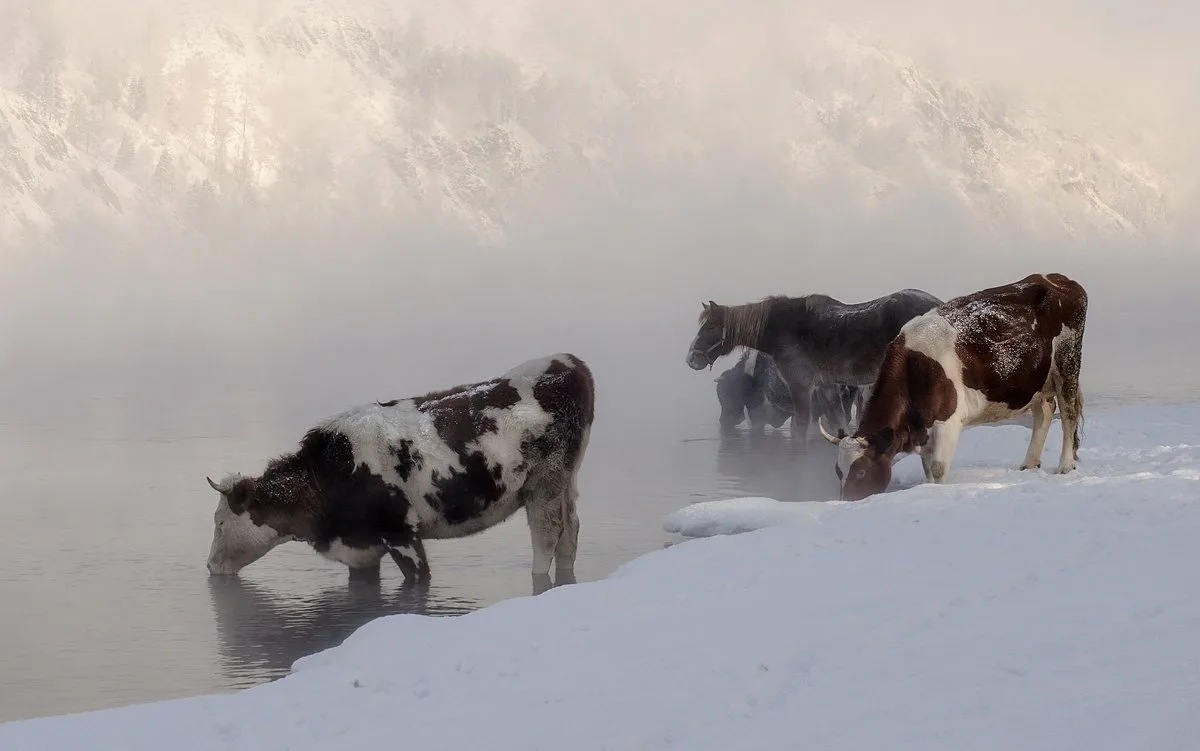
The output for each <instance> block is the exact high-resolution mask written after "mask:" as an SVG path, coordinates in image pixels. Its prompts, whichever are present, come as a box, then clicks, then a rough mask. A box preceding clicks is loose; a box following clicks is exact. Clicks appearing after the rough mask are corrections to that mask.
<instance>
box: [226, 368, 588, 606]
mask: <svg viewBox="0 0 1200 751" xmlns="http://www.w3.org/2000/svg"><path fill="white" fill-rule="evenodd" d="M594 393H595V387H594V382H593V378H592V373H591V371H590V369H589V368H588V366H587V364H586V363H584V361H583V360H581V359H580V358H578V357H576V356H575V355H572V354H568V353H558V354H555V355H551V356H548V357H543V358H540V359H535V360H530V361H528V362H525V363H522V364H521V365H518V366H516V367H515V368H513V369H512V370H510V371H508V372H507V373H505V374H504V375H502V376H499V377H497V378H491V379H490V380H486V381H481V382H478V383H469V384H464V385H461V386H456V387H454V388H450V389H446V390H444V391H436V392H432V393H428V394H425V395H423V396H416V397H410V398H406V399H395V400H392V401H388V402H373V403H369V404H366V405H362V406H357V407H354V408H351V409H348V410H346V411H344V412H342V413H340V414H337V415H334V416H332V417H329V418H327V419H325V420H323V421H322V422H320V423H319V424H318V425H317V426H316V427H314V428H312V429H310V430H309V431H308V432H307V433H306V434H305V435H304V437H303V439H302V440H301V441H300V445H299V449H298V450H297V451H295V452H294V453H291V454H286V455H283V456H280V457H278V458H275V459H272V460H271V461H269V462H268V463H267V465H266V468H265V470H264V471H263V473H262V474H261V475H259V476H257V477H246V476H243V475H241V474H239V473H234V474H230V475H228V476H227V477H225V478H224V479H223V480H221V481H220V482H213V481H212V479H210V478H205V479H207V480H208V484H209V485H210V486H211V487H212V488H213V489H214V490H216V491H217V492H218V493H219V494H220V499H219V501H218V503H217V510H216V513H215V514H214V517H213V520H214V524H215V527H214V530H213V539H212V547H211V549H210V552H209V556H208V570H209V572H210V573H211V574H213V575H229V574H236V573H237V572H238V571H240V570H241V569H243V568H245V567H246V566H248V565H250V564H251V563H253V562H254V561H256V560H258V559H259V558H261V557H263V556H264V555H266V553H267V552H268V551H270V550H271V549H273V548H274V547H276V546H277V545H280V544H281V543H284V542H287V541H289V540H300V541H303V542H306V543H308V544H309V545H310V546H311V547H312V549H313V550H315V551H316V552H317V553H318V554H320V555H321V556H323V557H325V558H327V559H329V560H332V561H336V562H339V563H342V564H345V565H346V566H348V567H349V568H350V573H351V577H352V578H354V577H355V576H356V574H357V575H358V576H370V575H371V572H372V571H374V572H375V573H374V576H376V577H377V576H378V570H379V563H380V560H381V559H382V557H383V556H384V555H385V554H390V555H391V556H392V558H393V560H395V562H396V564H397V565H398V566H399V567H400V570H401V571H402V572H403V574H404V578H405V582H406V584H413V583H423V582H428V580H429V579H430V569H429V563H428V560H427V558H426V555H425V546H424V543H423V540H426V539H449V538H459V537H466V536H468V535H473V534H476V533H478V532H482V531H483V530H485V529H488V528H490V527H493V526H495V525H497V524H499V523H500V522H502V521H504V520H506V519H508V518H509V517H510V516H512V515H513V514H514V513H515V512H516V511H517V510H518V509H520V508H522V507H523V508H524V509H525V513H526V516H527V519H528V523H529V528H530V535H531V540H532V546H533V563H532V573H533V577H534V583H535V590H536V589H537V588H538V585H539V584H540V583H541V582H542V581H543V580H546V579H548V578H549V571H550V564H551V561H552V559H553V562H554V563H555V572H556V576H557V578H558V579H559V581H560V583H562V582H563V581H564V580H566V581H573V575H574V565H575V554H576V549H577V546H578V540H579V516H578V513H577V510H576V500H577V498H578V495H579V493H578V489H577V484H576V478H577V476H578V473H579V469H580V465H581V463H582V462H583V457H584V453H585V451H586V450H587V445H588V440H589V437H590V435H591V428H592V420H593V416H594V413H595V398H594Z"/></svg>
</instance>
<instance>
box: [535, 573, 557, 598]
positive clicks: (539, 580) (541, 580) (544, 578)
mask: <svg viewBox="0 0 1200 751" xmlns="http://www.w3.org/2000/svg"><path fill="white" fill-rule="evenodd" d="M531 577H532V579H533V593H534V594H535V595H540V594H541V593H543V592H545V591H546V590H548V589H551V588H553V587H554V584H553V583H552V582H551V581H550V574H532V575H531Z"/></svg>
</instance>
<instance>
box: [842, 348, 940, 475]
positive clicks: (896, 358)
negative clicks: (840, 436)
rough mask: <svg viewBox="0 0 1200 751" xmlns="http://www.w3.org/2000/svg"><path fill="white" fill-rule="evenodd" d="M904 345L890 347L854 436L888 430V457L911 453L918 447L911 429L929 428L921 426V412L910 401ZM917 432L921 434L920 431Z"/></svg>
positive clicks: (911, 391) (911, 390)
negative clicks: (890, 436) (889, 440)
mask: <svg viewBox="0 0 1200 751" xmlns="http://www.w3.org/2000/svg"><path fill="white" fill-rule="evenodd" d="M905 353H906V350H905V348H904V347H903V346H897V345H895V344H893V345H892V346H891V347H889V348H888V351H887V353H886V355H885V356H884V360H883V364H882V365H881V366H880V368H879V375H878V377H877V378H876V380H875V388H874V390H873V391H872V392H871V397H870V399H868V400H867V403H866V404H865V405H863V416H862V420H861V421H860V422H859V425H858V430H856V431H855V435H857V436H860V437H867V438H869V437H871V436H873V435H877V434H878V433H879V432H880V431H882V430H884V429H885V428H891V429H892V434H893V436H894V438H893V440H892V449H891V451H890V452H889V453H890V454H896V453H902V452H903V453H911V452H912V451H914V450H915V449H916V448H918V446H917V443H918V441H917V440H916V436H915V435H914V429H920V428H928V427H929V426H927V425H921V424H920V422H921V420H920V417H919V415H920V414H921V410H918V409H915V406H916V405H914V404H913V402H912V399H913V398H914V396H916V398H919V395H914V393H913V389H911V388H909V386H910V384H909V379H908V368H907V363H906V358H905ZM920 432H922V433H923V432H924V430H921V431H920Z"/></svg>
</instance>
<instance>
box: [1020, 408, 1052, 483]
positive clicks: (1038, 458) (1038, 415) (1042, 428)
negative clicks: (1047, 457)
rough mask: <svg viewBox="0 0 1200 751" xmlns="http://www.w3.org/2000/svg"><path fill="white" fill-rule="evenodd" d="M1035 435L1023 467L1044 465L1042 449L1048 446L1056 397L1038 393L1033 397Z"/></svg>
mask: <svg viewBox="0 0 1200 751" xmlns="http://www.w3.org/2000/svg"><path fill="white" fill-rule="evenodd" d="M1032 412H1033V435H1031V436H1030V437H1029V448H1028V449H1027V450H1026V451H1025V461H1023V462H1021V469H1022V470H1026V469H1037V468H1038V467H1040V466H1042V450H1043V449H1045V448H1046V436H1047V435H1049V433H1050V418H1051V417H1053V415H1054V397H1053V396H1052V395H1049V394H1038V395H1037V396H1035V397H1034V398H1033V407H1032Z"/></svg>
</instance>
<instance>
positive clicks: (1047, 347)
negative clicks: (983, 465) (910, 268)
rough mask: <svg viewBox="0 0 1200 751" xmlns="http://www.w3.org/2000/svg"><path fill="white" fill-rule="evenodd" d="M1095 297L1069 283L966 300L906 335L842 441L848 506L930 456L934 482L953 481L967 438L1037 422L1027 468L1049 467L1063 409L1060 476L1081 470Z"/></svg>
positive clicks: (1037, 282) (1059, 280) (1022, 286)
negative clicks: (996, 427)
mask: <svg viewBox="0 0 1200 751" xmlns="http://www.w3.org/2000/svg"><path fill="white" fill-rule="evenodd" d="M1086 317H1087V292H1085V291H1084V289H1083V287H1082V286H1081V285H1080V284H1079V283H1078V282H1075V281H1074V280H1072V279H1069V278H1067V277H1066V276H1063V275H1062V274H1046V275H1042V274H1032V275H1030V276H1027V277H1025V278H1024V279H1021V280H1020V281H1018V282H1013V283H1012V284H1006V285H1003V286H1000V287H992V288H990V289H984V290H980V291H978V292H974V293H972V294H969V295H964V296H962V297H956V298H954V299H952V300H948V301H946V302H945V303H944V304H942V305H940V306H938V307H937V308H934V309H933V310H930V311H929V312H927V313H925V314H923V315H921V316H918V317H916V318H914V319H912V320H911V321H909V322H908V323H906V324H905V325H904V327H903V328H902V329H901V330H900V333H899V334H898V335H897V336H896V338H895V339H894V340H893V341H892V343H891V345H890V346H889V348H888V350H887V354H886V356H885V357H884V361H883V365H882V366H881V367H880V369H879V374H878V376H877V378H876V380H875V386H874V388H873V389H872V392H873V393H872V394H871V398H870V400H869V401H868V402H867V406H866V409H865V410H864V411H863V418H862V420H861V422H860V423H859V426H858V429H857V430H856V431H855V433H854V435H851V436H847V435H846V434H845V433H844V432H842V431H839V433H838V436H837V437H836V438H835V437H834V436H832V435H830V434H829V433H828V432H827V431H826V430H825V427H824V424H823V423H818V426H819V427H820V430H821V434H822V435H823V436H824V437H825V439H826V440H827V441H829V442H830V443H833V444H835V445H836V446H837V447H838V455H837V467H836V471H837V475H838V479H839V482H840V485H841V498H842V499H843V500H851V501H856V500H860V499H862V498H865V497H867V496H869V495H872V494H874V493H879V492H882V491H883V490H885V489H886V488H887V486H888V483H889V482H890V481H891V477H892V464H893V463H894V462H895V461H896V460H897V459H898V458H899V456H900V455H902V454H906V453H916V454H919V455H920V457H921V464H922V466H923V467H924V469H925V479H926V480H927V481H929V482H936V483H941V482H945V480H946V475H947V473H948V472H949V470H950V461H951V459H953V457H954V450H955V448H956V447H957V445H958V438H959V434H960V433H961V431H962V429H963V428H964V427H968V426H972V425H981V424H985V423H990V422H998V421H1001V420H1005V419H1009V418H1011V417H1014V416H1017V415H1020V414H1023V413H1025V412H1027V411H1030V410H1032V412H1033V435H1032V436H1031V437H1030V439H1029V449H1028V451H1026V454H1025V461H1024V462H1023V463H1022V465H1021V469H1032V468H1037V467H1040V466H1041V463H1042V460H1041V456H1042V449H1043V448H1044V447H1045V444H1046V435H1047V433H1048V432H1049V430H1050V420H1051V417H1052V416H1053V414H1054V405H1055V402H1057V403H1058V409H1059V416H1060V419H1061V421H1062V429H1063V446H1062V455H1061V457H1060V459H1059V464H1058V470H1057V471H1058V472H1059V473H1065V472H1070V471H1071V470H1073V469H1074V468H1075V461H1076V459H1077V456H1078V451H1079V427H1078V426H1079V423H1080V421H1081V420H1082V419H1083V395H1082V393H1081V392H1080V389H1079V369H1080V362H1081V357H1082V351H1083V329H1084V321H1085V319H1086Z"/></svg>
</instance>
